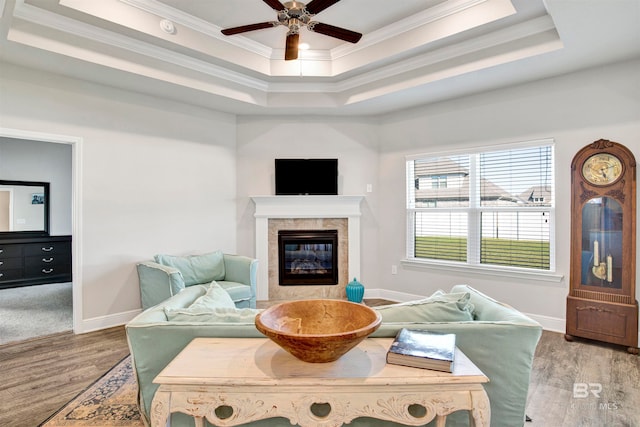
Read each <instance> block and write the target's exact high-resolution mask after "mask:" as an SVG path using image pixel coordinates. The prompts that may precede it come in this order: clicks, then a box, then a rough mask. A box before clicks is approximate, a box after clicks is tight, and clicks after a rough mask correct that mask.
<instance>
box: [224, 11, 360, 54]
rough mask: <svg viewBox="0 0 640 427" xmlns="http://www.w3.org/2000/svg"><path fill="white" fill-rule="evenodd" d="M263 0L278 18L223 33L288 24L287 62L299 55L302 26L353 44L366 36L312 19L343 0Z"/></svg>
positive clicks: (229, 33)
mask: <svg viewBox="0 0 640 427" xmlns="http://www.w3.org/2000/svg"><path fill="white" fill-rule="evenodd" d="M263 1H264V2H265V3H266V4H268V5H269V6H270V7H271V8H272V9H274V10H276V11H277V12H278V15H277V16H278V21H271V22H260V23H256V24H250V25H242V26H239V27H233V28H226V29H223V30H222V34H224V35H226V36H230V35H234V34H240V33H245V32H247V31H254V30H261V29H264V28H269V27H272V26H274V27H275V26H280V25H284V26H286V27H287V28H288V29H289V31H288V32H287V40H286V44H285V55H284V59H285V60H287V61H289V60H292V59H297V58H298V40H299V38H300V27H307V29H308V30H309V31H312V32H315V33H318V34H323V35H325V36H329V37H334V38H337V39H340V40H344V41H346V42H349V43H357V42H358V41H359V40H360V37H362V34H360V33H357V32H355V31H351V30H347V29H346V28H340V27H335V26H333V25H329V24H323V23H322V22H312V21H311V18H312V17H313V16H314V15H316V14H317V13H319V12H322V11H323V10H325V9H326V8H328V7H329V6H331V5H333V4H335V3H337V2H339V1H340V0H311V1H310V2H309V4H308V5H306V4H305V3H302V2H300V1H288V2H286V3H284V4H282V3H280V2H279V1H278V0H263Z"/></svg>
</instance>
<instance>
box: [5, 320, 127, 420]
mask: <svg viewBox="0 0 640 427" xmlns="http://www.w3.org/2000/svg"><path fill="white" fill-rule="evenodd" d="M127 354H129V347H128V346H127V340H126V336H125V332H124V327H118V328H111V329H106V330H104V331H98V332H92V333H88V334H82V335H74V334H73V333H72V332H63V333H59V334H55V335H50V336H47V337H41V338H35V339H32V340H28V341H20V342H15V343H10V344H6V345H2V346H0V372H1V373H2V374H1V378H2V380H1V381H0V426H3V427H4V426H7V427H36V426H38V425H39V424H40V423H42V422H43V421H45V420H46V419H47V418H49V416H51V415H52V414H53V413H55V412H56V411H57V410H58V409H60V408H61V407H62V406H64V405H65V404H66V403H67V402H68V401H70V400H71V399H73V398H74V397H75V396H76V395H78V394H79V393H80V392H81V391H83V390H84V389H85V388H86V387H87V386H89V385H90V384H92V383H93V382H94V381H95V380H97V379H98V378H100V377H101V376H102V375H104V374H105V373H106V372H107V371H108V370H109V369H111V368H112V367H113V366H114V365H115V364H116V363H118V362H119V361H120V360H121V359H122V358H123V357H125V356H126V355H127Z"/></svg>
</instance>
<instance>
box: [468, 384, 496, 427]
mask: <svg viewBox="0 0 640 427" xmlns="http://www.w3.org/2000/svg"><path fill="white" fill-rule="evenodd" d="M471 402H472V406H473V409H472V410H471V412H470V413H469V425H470V426H471V427H489V425H490V423H491V405H490V404H489V397H488V396H487V392H486V391H485V390H484V389H482V390H476V391H472V392H471Z"/></svg>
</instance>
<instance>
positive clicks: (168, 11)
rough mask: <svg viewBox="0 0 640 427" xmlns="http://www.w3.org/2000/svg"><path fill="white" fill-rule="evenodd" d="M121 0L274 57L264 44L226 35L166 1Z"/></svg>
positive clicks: (228, 41)
mask: <svg viewBox="0 0 640 427" xmlns="http://www.w3.org/2000/svg"><path fill="white" fill-rule="evenodd" d="M119 1H120V2H121V3H124V4H126V5H129V6H131V7H135V8H136V9H140V10H142V11H144V12H147V13H151V14H153V15H156V16H160V17H164V18H167V19H170V20H172V21H173V22H174V23H176V24H178V25H182V26H185V27H188V28H191V29H192V30H194V31H198V32H199V33H202V34H204V35H207V36H209V37H213V38H215V39H217V40H221V41H224V42H225V43H229V44H232V45H234V46H236V47H239V48H241V49H245V50H247V51H249V52H251V53H255V54H256V55H260V56H262V57H263V58H267V59H271V58H273V57H274V56H273V55H274V52H273V49H271V48H270V47H268V46H265V45H263V44H262V43H257V42H255V41H253V40H251V39H249V38H247V37H243V36H239V37H231V38H228V37H225V36H223V34H222V33H221V30H222V28H221V27H219V26H217V25H214V24H212V23H210V22H207V21H205V20H204V19H200V18H198V17H196V16H193V15H191V14H188V13H185V12H183V11H181V10H178V9H176V8H174V7H171V6H169V5H166V4H164V3H160V2H158V1H156V0H119Z"/></svg>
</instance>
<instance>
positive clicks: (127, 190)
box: [0, 64, 236, 331]
mask: <svg viewBox="0 0 640 427" xmlns="http://www.w3.org/2000/svg"><path fill="white" fill-rule="evenodd" d="M2 68H3V69H2V80H1V81H0V99H1V102H0V116H1V117H2V127H5V128H12V129H19V130H23V131H27V132H44V133H52V134H58V135H68V136H73V137H79V138H82V142H81V143H80V144H81V145H82V149H81V150H80V152H81V157H80V158H79V159H78V161H77V164H76V166H78V167H80V168H81V172H80V176H81V181H82V182H81V183H80V187H79V188H81V190H82V193H81V195H80V196H79V200H80V201H81V205H82V211H81V218H79V219H81V221H82V222H81V224H79V226H81V227H80V230H81V233H80V235H79V236H78V235H74V239H81V254H79V255H80V258H81V262H82V270H81V277H74V292H76V286H77V285H78V283H77V282H78V281H80V285H81V289H80V291H81V293H82V303H81V304H82V307H81V308H82V310H81V313H82V319H81V320H80V331H82V330H86V329H93V328H97V327H104V326H111V325H113V324H116V323H118V322H121V321H123V320H125V321H126V320H127V317H130V316H131V315H133V314H135V313H136V312H137V311H138V310H139V308H140V297H139V288H138V278H137V274H136V270H135V264H136V262H139V261H142V260H146V259H149V258H150V257H151V256H153V255H154V254H156V253H161V252H163V253H172V254H186V253H191V252H204V251H210V250H215V249H222V250H224V251H228V252H235V251H236V229H235V218H236V203H235V197H236V186H235V175H236V172H235V129H236V123H235V116H233V115H230V114H224V113H218V112H213V111H208V110H204V109H199V108H195V107H190V106H187V105H183V104H176V103H173V102H169V101H165V100H162V99H160V98H152V97H146V96H142V95H139V94H134V93H127V92H124V91H120V90H116V89H114V88H109V87H103V86H98V85H94V84H90V83H87V82H83V81H80V80H71V79H67V78H63V77H59V76H55V75H51V74H46V73H40V72H35V71H31V70H28V69H24V68H20V67H14V66H10V65H7V64H3V65H2ZM75 308H76V307H74V309H75ZM123 313H124V315H123ZM76 324H77V323H76Z"/></svg>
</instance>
